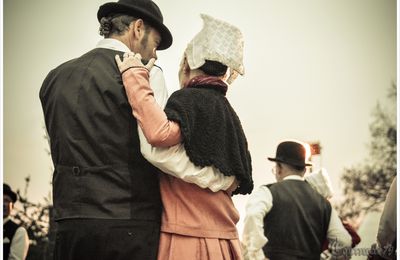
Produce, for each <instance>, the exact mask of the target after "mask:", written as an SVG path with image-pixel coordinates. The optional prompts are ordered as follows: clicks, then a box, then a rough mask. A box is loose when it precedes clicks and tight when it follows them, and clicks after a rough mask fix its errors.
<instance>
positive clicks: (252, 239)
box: [243, 141, 351, 260]
mask: <svg viewBox="0 0 400 260" xmlns="http://www.w3.org/2000/svg"><path fill="white" fill-rule="evenodd" d="M306 159H307V158H306V148H305V147H304V145H303V144H302V143H300V142H297V141H284V142H282V143H280V144H279V145H278V147H277V150H276V156H275V158H271V157H268V160H270V161H273V162H275V163H276V164H275V167H274V168H273V173H274V174H275V177H276V180H277V183H273V184H269V185H263V186H260V187H259V189H258V190H257V191H255V192H253V193H252V194H251V196H250V198H249V200H248V202H247V205H246V218H245V220H244V230H243V245H244V250H245V259H265V258H266V257H267V258H268V259H273V260H275V259H276V260H290V259H315V260H319V259H320V253H321V251H322V244H323V242H324V240H325V239H326V238H328V240H329V241H330V242H331V245H332V246H335V248H334V250H336V252H340V254H341V256H338V254H339V253H338V254H337V256H338V257H340V258H342V257H343V259H346V257H345V256H343V253H342V251H341V249H345V248H348V247H350V246H351V237H350V235H349V234H348V233H347V232H346V230H345V229H344V227H343V225H342V224H341V222H340V219H339V217H338V215H337V213H336V211H335V210H334V209H333V208H331V205H330V203H329V202H328V201H327V200H326V199H325V198H324V197H322V196H321V195H320V194H319V193H318V192H317V191H316V190H314V189H313V188H312V187H311V185H310V184H308V183H307V182H305V181H304V174H305V172H306V166H311V164H310V163H308V162H307V161H306Z"/></svg>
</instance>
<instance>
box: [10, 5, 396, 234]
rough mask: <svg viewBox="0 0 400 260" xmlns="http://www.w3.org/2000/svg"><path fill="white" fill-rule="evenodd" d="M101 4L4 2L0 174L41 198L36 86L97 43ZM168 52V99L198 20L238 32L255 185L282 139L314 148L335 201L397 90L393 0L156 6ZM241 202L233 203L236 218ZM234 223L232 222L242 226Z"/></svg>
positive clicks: (163, 59) (235, 91)
mask: <svg viewBox="0 0 400 260" xmlns="http://www.w3.org/2000/svg"><path fill="white" fill-rule="evenodd" d="M105 2H107V1H100V0H91V1H89V0H85V1H80V0H79V1H78V0H69V1H60V0H35V1H25V0H5V1H4V3H3V16H4V28H3V33H4V35H3V37H4V38H3V47H4V49H3V55H4V56H3V64H4V70H3V78H4V81H3V102H4V103H3V104H4V106H3V117H4V118H3V120H4V122H3V163H4V164H3V176H4V181H5V182H7V183H9V184H10V185H11V186H12V187H13V188H16V189H23V184H24V182H23V179H24V177H26V176H27V175H30V176H31V177H32V178H31V186H30V189H29V193H28V195H29V197H30V198H31V199H32V200H33V201H42V199H43V197H45V196H48V194H49V192H50V191H51V187H50V181H51V159H50V157H49V156H48V155H47V154H46V151H45V150H46V149H47V143H46V141H45V139H44V138H43V135H44V133H45V131H44V128H43V126H44V121H43V115H42V110H41V106H40V101H39V98H38V92H39V88H40V86H41V83H42V81H43V79H44V77H45V76H46V74H47V73H48V71H49V70H51V69H52V68H54V67H55V66H57V65H59V64H60V63H62V62H64V61H66V60H69V59H72V58H74V57H77V56H79V55H81V54H83V53H84V52H86V51H88V50H90V49H91V48H93V47H94V46H95V45H96V43H97V41H98V40H99V39H100V36H99V35H98V33H97V32H98V22H97V19H96V12H97V10H98V6H99V5H101V4H103V3H105ZM157 3H158V5H159V7H160V8H161V10H162V11H163V14H164V19H165V23H166V25H167V26H168V27H169V28H170V30H171V32H172V34H173V36H174V44H173V46H172V47H171V48H169V49H168V50H166V51H162V52H159V53H158V56H159V61H158V63H159V65H161V66H162V67H163V69H164V71H165V76H166V81H167V84H168V88H169V90H170V92H173V91H174V90H176V89H177V88H178V83H177V82H178V80H177V70H178V64H179V61H180V58H181V56H182V52H183V50H184V48H185V46H186V44H187V42H188V41H189V40H190V39H191V38H192V37H193V36H194V34H195V33H196V32H198V31H199V30H200V28H201V25H202V23H201V19H200V16H199V14H200V13H207V14H210V15H212V16H215V17H218V18H220V19H223V20H226V21H228V22H230V23H233V24H235V25H236V26H238V27H239V28H240V29H241V30H242V31H243V34H244V36H245V55H244V56H245V66H246V75H245V76H244V77H243V78H239V79H238V80H237V81H236V82H235V83H234V85H233V86H232V88H231V89H230V90H229V91H228V98H229V99H230V101H231V103H232V105H233V106H234V108H235V109H236V111H237V113H238V114H239V116H240V118H241V120H242V124H243V127H244V129H245V132H246V134H247V136H248V142H249V145H250V152H251V153H252V159H253V175H254V180H255V185H256V187H257V186H259V185H261V184H263V183H267V182H271V181H273V176H272V175H271V173H270V168H271V167H272V164H271V163H270V162H269V161H267V160H266V157H267V156H273V155H274V154H275V148H276V145H277V144H278V143H279V142H280V141H281V140H282V139H285V138H295V139H299V140H303V141H314V140H318V141H320V142H321V144H322V146H323V150H322V157H321V158H317V160H316V163H317V165H318V166H319V165H320V164H322V166H323V167H325V168H326V169H327V170H328V172H329V173H330V175H331V177H332V179H333V183H334V188H335V189H336V192H337V194H339V193H340V184H339V177H340V174H341V171H342V169H343V168H344V167H350V166H352V165H356V164H358V163H360V162H362V160H363V158H365V157H366V156H367V149H366V148H367V146H366V145H367V143H368V141H369V138H370V136H369V129H368V126H369V123H370V122H371V119H372V118H371V112H372V110H373V109H374V107H375V105H376V103H377V102H378V101H381V102H383V103H384V102H385V101H386V99H385V96H386V94H387V89H388V88H389V86H390V85H391V84H392V82H396V80H397V76H396V1H395V0H352V1H349V0H335V1H327V0H251V1H228V0H218V1H216V0H202V1H184V0H158V1H157ZM246 200H247V196H236V197H235V198H234V201H235V203H236V206H237V207H238V209H239V210H240V212H241V215H242V219H243V216H244V204H245V201H246ZM241 225H242V223H241V222H240V223H239V229H241Z"/></svg>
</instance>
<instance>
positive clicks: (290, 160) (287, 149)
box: [268, 141, 312, 167]
mask: <svg viewBox="0 0 400 260" xmlns="http://www.w3.org/2000/svg"><path fill="white" fill-rule="evenodd" d="M268 160H270V161H274V162H281V163H286V164H289V165H292V166H298V167H305V166H311V165H312V164H311V163H307V162H306V148H305V147H304V145H303V144H301V143H298V142H294V141H285V142H282V143H280V144H279V145H278V148H276V156H275V158H271V157H268Z"/></svg>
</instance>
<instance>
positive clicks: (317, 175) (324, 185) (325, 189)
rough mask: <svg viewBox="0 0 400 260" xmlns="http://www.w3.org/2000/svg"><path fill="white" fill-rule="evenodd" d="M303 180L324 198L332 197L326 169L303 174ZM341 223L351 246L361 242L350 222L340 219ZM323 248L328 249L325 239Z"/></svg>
mask: <svg viewBox="0 0 400 260" xmlns="http://www.w3.org/2000/svg"><path fill="white" fill-rule="evenodd" d="M305 180H306V181H307V182H308V183H309V184H310V185H311V186H312V187H313V188H314V189H315V190H316V191H318V193H319V194H321V195H322V196H323V197H324V198H326V199H327V200H329V199H331V198H332V196H333V188H332V183H331V179H330V177H329V175H328V172H327V170H326V169H324V168H321V169H319V170H317V171H315V172H312V173H309V174H308V175H306V176H305ZM342 224H343V226H344V228H345V229H346V230H347V232H348V233H349V234H350V236H351V240H352V245H351V247H355V246H356V245H357V244H359V243H360V242H361V238H360V236H359V235H358V234H357V231H356V230H355V229H354V228H353V226H352V225H350V223H348V222H347V221H343V220H342ZM323 249H324V250H326V249H328V241H325V243H324V245H323Z"/></svg>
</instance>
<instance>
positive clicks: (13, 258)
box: [3, 183, 29, 260]
mask: <svg viewBox="0 0 400 260" xmlns="http://www.w3.org/2000/svg"><path fill="white" fill-rule="evenodd" d="M17 199H18V196H17V194H16V193H15V192H14V191H13V190H12V189H11V187H10V186H9V185H7V184H5V183H4V184H3V259H5V260H7V259H8V260H22V259H25V258H26V256H27V254H28V249H29V237H28V233H27V232H26V229H25V228H24V227H22V226H20V225H18V224H17V223H15V222H14V221H12V220H11V218H10V214H11V211H12V210H13V208H14V203H15V202H16V201H17Z"/></svg>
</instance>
